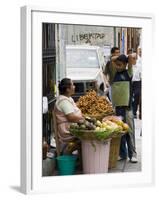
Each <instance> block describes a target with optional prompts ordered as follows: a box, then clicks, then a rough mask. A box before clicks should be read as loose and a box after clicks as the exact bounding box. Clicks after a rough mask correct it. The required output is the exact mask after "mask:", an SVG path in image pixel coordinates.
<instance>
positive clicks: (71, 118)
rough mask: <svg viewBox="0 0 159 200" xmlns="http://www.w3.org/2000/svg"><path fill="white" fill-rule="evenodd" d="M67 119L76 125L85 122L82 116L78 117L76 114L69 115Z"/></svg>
mask: <svg viewBox="0 0 159 200" xmlns="http://www.w3.org/2000/svg"><path fill="white" fill-rule="evenodd" d="M66 118H67V120H68V121H69V122H74V123H77V122H80V123H82V122H84V117H83V116H82V115H78V114H75V113H69V114H68V115H66Z"/></svg>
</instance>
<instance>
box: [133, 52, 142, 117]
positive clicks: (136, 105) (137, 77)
mask: <svg viewBox="0 0 159 200" xmlns="http://www.w3.org/2000/svg"><path fill="white" fill-rule="evenodd" d="M132 55H133V54H132ZM136 57H137V61H136V64H135V65H133V77H132V94H133V102H132V106H133V115H134V118H137V110H138V109H139V119H141V70H142V69H141V48H138V49H137V56H136V54H134V58H135V59H136Z"/></svg>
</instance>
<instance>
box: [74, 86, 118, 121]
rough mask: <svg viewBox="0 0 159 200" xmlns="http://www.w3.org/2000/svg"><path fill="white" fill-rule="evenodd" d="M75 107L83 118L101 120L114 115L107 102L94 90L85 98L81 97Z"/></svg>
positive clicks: (110, 105)
mask: <svg viewBox="0 0 159 200" xmlns="http://www.w3.org/2000/svg"><path fill="white" fill-rule="evenodd" d="M77 106H78V107H79V108H80V110H81V111H82V113H83V114H84V115H85V116H90V117H95V118H97V119H102V117H104V116H106V115H110V114H113V113H114V110H113V107H112V104H111V103H110V102H109V100H108V99H107V98H106V97H104V96H98V95H97V93H96V92H95V91H94V90H93V91H90V92H88V93H87V94H86V95H85V96H81V97H80V98H79V100H78V102H77Z"/></svg>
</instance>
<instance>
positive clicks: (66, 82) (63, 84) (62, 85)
mask: <svg viewBox="0 0 159 200" xmlns="http://www.w3.org/2000/svg"><path fill="white" fill-rule="evenodd" d="M70 86H71V79H69V78H64V79H62V80H61V81H60V82H59V92H60V94H65V93H66V90H67V88H70Z"/></svg>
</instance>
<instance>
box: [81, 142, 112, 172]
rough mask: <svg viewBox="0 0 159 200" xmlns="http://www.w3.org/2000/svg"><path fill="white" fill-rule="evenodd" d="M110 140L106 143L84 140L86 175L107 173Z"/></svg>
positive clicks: (83, 155)
mask: <svg viewBox="0 0 159 200" xmlns="http://www.w3.org/2000/svg"><path fill="white" fill-rule="evenodd" d="M109 149H110V139H109V140H107V141H105V142H98V141H95V140H94V141H89V140H82V161H83V173H84V174H96V173H107V172H108V163H109Z"/></svg>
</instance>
